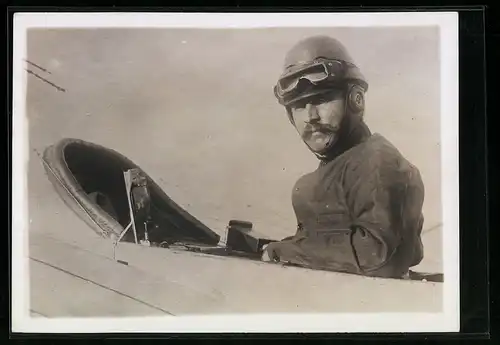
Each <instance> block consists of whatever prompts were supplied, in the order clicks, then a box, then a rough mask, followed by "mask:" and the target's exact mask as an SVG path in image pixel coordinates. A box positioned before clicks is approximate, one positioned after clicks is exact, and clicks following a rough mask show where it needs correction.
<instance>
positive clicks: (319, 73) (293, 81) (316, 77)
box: [275, 59, 354, 98]
mask: <svg viewBox="0 0 500 345" xmlns="http://www.w3.org/2000/svg"><path fill="white" fill-rule="evenodd" d="M349 65H350V64H348V63H346V62H344V61H338V60H327V59H321V60H316V61H314V62H313V63H311V64H308V65H306V66H299V67H298V68H295V69H291V70H289V71H287V72H285V73H284V74H283V75H282V76H281V77H280V79H279V80H278V83H277V85H276V87H275V92H276V95H277V96H278V97H279V98H285V97H286V96H287V95H290V94H292V93H296V92H297V91H299V90H298V89H299V86H300V84H301V81H306V82H308V83H309V86H311V84H312V86H317V85H319V84H330V83H338V82H339V81H341V80H342V79H343V78H344V77H345V73H346V70H347V67H350V66H349ZM353 67H354V66H353Z"/></svg>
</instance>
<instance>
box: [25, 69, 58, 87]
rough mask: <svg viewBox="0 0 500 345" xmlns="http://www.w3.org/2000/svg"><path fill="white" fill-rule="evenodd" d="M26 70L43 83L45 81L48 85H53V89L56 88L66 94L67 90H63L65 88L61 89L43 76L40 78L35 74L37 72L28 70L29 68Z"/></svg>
mask: <svg viewBox="0 0 500 345" xmlns="http://www.w3.org/2000/svg"><path fill="white" fill-rule="evenodd" d="M25 69H26V71H27V72H28V73H29V74H32V75H34V76H35V77H37V78H38V79H41V80H43V81H44V82H46V83H47V84H50V85H52V86H53V87H55V88H56V89H57V90H59V91H62V92H66V89H63V88H62V87H60V86H59V85H56V84H54V83H53V82H51V81H49V80H47V79H45V78H44V77H42V76H40V75H38V74H36V73H35V72H33V71H32V70H29V69H27V68H25Z"/></svg>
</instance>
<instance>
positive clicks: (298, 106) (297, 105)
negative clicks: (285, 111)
mask: <svg viewBox="0 0 500 345" xmlns="http://www.w3.org/2000/svg"><path fill="white" fill-rule="evenodd" d="M306 104H307V102H305V101H297V102H295V103H293V104H292V105H291V108H292V109H293V110H303V109H305V107H306Z"/></svg>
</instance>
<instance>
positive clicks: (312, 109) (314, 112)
mask: <svg viewBox="0 0 500 345" xmlns="http://www.w3.org/2000/svg"><path fill="white" fill-rule="evenodd" d="M306 109H307V114H308V115H309V121H317V120H319V119H320V117H319V112H318V107H316V105H314V104H311V103H308V104H307V105H306Z"/></svg>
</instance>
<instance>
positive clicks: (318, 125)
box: [290, 90, 345, 153]
mask: <svg viewBox="0 0 500 345" xmlns="http://www.w3.org/2000/svg"><path fill="white" fill-rule="evenodd" d="M290 111H291V116H292V118H293V122H294V125H295V128H296V129H297V132H298V133H299V135H300V136H301V138H302V140H304V142H305V143H306V144H307V145H308V146H309V147H310V148H311V150H312V151H313V152H317V153H321V152H322V151H324V150H325V149H326V148H327V147H328V146H329V145H334V144H335V142H336V141H337V140H338V132H339V129H340V123H341V121H342V119H343V117H344V113H345V97H344V93H343V92H342V91H341V90H338V91H332V92H331V93H328V94H323V95H318V96H314V97H311V98H307V99H304V100H301V101H298V102H296V103H294V104H292V105H291V106H290Z"/></svg>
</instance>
